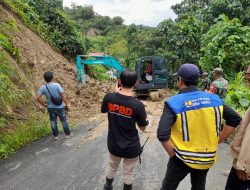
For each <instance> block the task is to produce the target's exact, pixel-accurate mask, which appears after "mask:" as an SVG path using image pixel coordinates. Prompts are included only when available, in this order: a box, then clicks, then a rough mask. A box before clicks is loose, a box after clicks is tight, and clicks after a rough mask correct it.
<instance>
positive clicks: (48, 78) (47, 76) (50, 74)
mask: <svg viewBox="0 0 250 190" xmlns="http://www.w3.org/2000/svg"><path fill="white" fill-rule="evenodd" d="M43 78H44V80H45V81H46V82H51V81H52V79H53V72H52V71H46V72H45V73H44V74H43Z"/></svg>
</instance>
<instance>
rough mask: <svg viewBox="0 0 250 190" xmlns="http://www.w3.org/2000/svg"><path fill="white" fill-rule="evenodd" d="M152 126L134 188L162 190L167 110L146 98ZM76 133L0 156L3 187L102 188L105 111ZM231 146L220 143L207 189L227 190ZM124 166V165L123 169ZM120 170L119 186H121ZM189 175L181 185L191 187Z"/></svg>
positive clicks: (30, 189) (6, 189)
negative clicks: (162, 123) (162, 130)
mask: <svg viewBox="0 0 250 190" xmlns="http://www.w3.org/2000/svg"><path fill="white" fill-rule="evenodd" d="M144 103H145V105H146V110H147V111H148V118H149V120H150V125H149V127H148V133H147V134H141V133H140V137H141V142H142V143H144V141H145V140H146V138H147V137H148V136H149V137H150V138H149V141H148V142H147V144H146V145H145V148H144V152H143V155H142V164H139V163H138V164H137V165H136V167H135V171H134V174H135V176H134V177H135V181H134V186H133V187H134V188H133V189H134V190H159V189H160V186H161V182H162V179H163V177H164V175H165V172H166V168H167V162H168V159H169V157H168V156H167V154H166V153H165V151H164V149H163V148H162V146H161V144H160V143H159V141H158V140H157V138H156V129H157V125H158V122H159V119H160V115H161V113H162V109H163V103H162V102H144ZM73 133H74V135H73V137H72V138H71V139H67V140H66V139H65V138H64V134H61V135H60V136H59V140H58V141H54V140H53V139H52V137H51V136H48V137H46V138H44V139H41V140H39V141H37V142H35V143H33V144H31V145H28V146H26V147H25V148H23V149H21V150H20V151H19V152H17V153H16V154H15V155H14V156H12V157H10V158H9V159H7V160H0V190H102V188H103V184H104V182H105V171H106V167H107V160H108V151H107V146H106V138H107V119H106V115H105V114H103V115H98V116H96V117H95V118H92V119H91V120H90V121H88V122H87V123H84V124H82V125H81V126H79V127H76V128H74V129H73ZM228 148H229V146H228V145H227V144H221V145H220V147H219V161H218V163H217V164H216V166H214V167H213V168H212V169H211V170H210V171H209V173H208V177H207V189H208V190H223V189H224V186H225V183H226V177H225V176H223V175H222V174H220V170H223V169H230V167H231V158H230V156H229V155H228ZM120 168H121V167H120ZM122 184H123V182H122V175H121V169H119V171H118V173H117V176H116V178H115V180H114V188H113V189H114V190H117V189H122ZM190 188H191V185H190V177H189V176H187V177H186V178H185V179H184V180H183V181H182V182H181V183H180V185H179V187H178V189H180V190H187V189H190Z"/></svg>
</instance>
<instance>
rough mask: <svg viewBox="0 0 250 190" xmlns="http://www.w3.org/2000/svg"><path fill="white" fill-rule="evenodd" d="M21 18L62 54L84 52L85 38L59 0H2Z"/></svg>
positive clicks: (70, 54) (69, 55) (72, 55)
mask: <svg viewBox="0 0 250 190" xmlns="http://www.w3.org/2000/svg"><path fill="white" fill-rule="evenodd" d="M4 2H5V3H6V4H7V5H8V6H9V7H10V8H11V9H12V10H13V11H15V12H16V14H18V15H19V16H20V17H21V18H22V20H23V21H24V22H25V23H26V24H27V25H28V26H29V27H30V28H31V29H33V30H34V31H36V32H37V33H38V34H39V35H40V36H41V37H42V38H43V39H44V40H45V41H47V42H49V43H50V44H51V45H52V46H54V47H55V48H56V49H58V51H60V52H61V53H62V54H63V55H65V56H68V57H71V58H74V57H75V56H76V55H77V54H83V53H84V52H85V49H86V48H85V40H84V38H83V37H82V35H81V33H80V31H79V30H78V28H77V27H76V24H75V23H74V22H73V21H72V20H70V19H69V18H68V17H67V16H66V14H65V13H64V11H63V7H62V1H61V0H37V1H32V0H4Z"/></svg>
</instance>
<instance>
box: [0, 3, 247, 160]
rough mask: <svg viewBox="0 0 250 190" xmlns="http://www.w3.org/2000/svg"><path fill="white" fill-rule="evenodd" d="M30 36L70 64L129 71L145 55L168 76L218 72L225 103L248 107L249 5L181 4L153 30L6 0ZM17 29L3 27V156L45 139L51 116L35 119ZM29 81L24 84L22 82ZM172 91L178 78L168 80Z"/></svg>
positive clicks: (86, 12) (101, 72)
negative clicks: (111, 62) (87, 58)
mask: <svg viewBox="0 0 250 190" xmlns="http://www.w3.org/2000/svg"><path fill="white" fill-rule="evenodd" d="M3 2H4V4H5V5H6V6H8V7H9V8H10V9H11V10H12V11H13V12H15V13H16V14H17V15H18V16H19V17H20V18H21V19H22V21H23V22H24V23H25V24H26V25H27V26H28V27H29V28H30V29H32V30H33V31H34V32H36V33H37V34H38V35H40V36H41V37H42V39H44V40H45V41H47V42H48V43H50V44H51V45H52V47H54V49H56V50H57V51H58V52H60V53H62V54H63V55H64V56H66V57H68V58H69V59H72V60H75V57H76V55H77V54H88V53H90V52H105V53H107V54H110V55H112V56H114V57H116V58H117V59H118V60H119V61H120V62H121V63H122V64H123V66H124V67H130V68H133V67H134V64H135V60H136V59H137V58H139V57H142V56H152V55H159V56H163V57H165V58H166V59H167V67H168V70H169V73H170V74H171V73H173V72H176V70H177V69H178V67H179V65H180V64H183V63H186V62H191V63H194V64H196V65H198V66H199V67H200V68H201V69H202V70H206V71H207V72H210V71H211V70H212V69H213V68H215V67H222V68H223V69H224V71H225V74H226V78H227V79H228V80H229V83H230V85H229V92H228V96H227V98H226V100H225V101H226V103H227V104H229V105H230V106H232V107H234V108H235V109H237V110H239V111H241V112H243V111H244V110H245V109H246V108H247V107H249V106H250V98H249V90H248V88H247V87H246V84H245V82H244V72H243V71H244V70H245V68H246V66H247V65H249V64H250V61H249V60H250V53H249V52H250V1H249V0H183V1H182V2H181V3H179V4H176V5H174V6H172V9H173V11H174V12H175V13H176V15H177V19H175V20H172V19H168V20H164V21H162V22H160V23H159V25H158V26H157V27H155V28H153V27H147V26H142V25H139V26H138V25H135V24H131V25H129V26H126V25H124V24H123V22H124V19H123V18H121V17H120V16H119V15H117V16H116V17H114V18H110V17H108V16H102V15H99V14H97V13H96V12H94V7H93V6H90V5H86V6H76V5H74V4H72V6H71V7H70V8H67V7H66V8H63V7H62V0H36V1H33V0H4V1H3ZM18 30H19V28H18V27H17V24H16V23H15V21H13V20H6V21H4V23H1V27H0V63H1V64H0V104H1V108H0V132H1V135H0V158H5V157H6V156H7V155H9V154H11V153H13V152H15V151H16V150H17V149H18V148H20V147H22V146H24V145H25V144H27V143H29V142H31V141H33V140H36V139H38V138H40V137H41V136H44V135H45V134H47V133H48V132H49V131H50V130H49V128H48V125H49V123H48V119H46V118H45V115H43V114H42V115H40V116H37V115H36V114H35V113H36V112H37V111H36V110H35V108H33V107H32V106H31V107H27V106H25V109H27V113H28V117H25V116H24V115H22V114H21V112H20V110H22V109H23V106H24V105H34V102H32V101H33V100H32V95H31V92H30V91H31V90H30V89H29V87H28V85H27V84H26V83H27V79H26V76H25V75H24V74H22V72H20V70H18V68H17V67H21V68H22V67H23V68H22V69H24V68H26V66H24V65H21V61H20V59H21V55H20V51H19V49H18V48H16V47H15V45H14V43H13V32H15V31H18ZM106 71H107V69H106V68H105V67H103V66H101V65H91V66H90V67H89V73H90V75H91V76H92V77H94V78H96V79H99V80H101V81H105V80H107V79H108V76H107V74H106ZM25 81H26V82H25ZM169 81H170V84H169V86H170V87H173V86H174V85H175V80H172V79H170V80H169Z"/></svg>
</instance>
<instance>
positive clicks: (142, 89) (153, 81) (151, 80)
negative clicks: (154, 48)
mask: <svg viewBox="0 0 250 190" xmlns="http://www.w3.org/2000/svg"><path fill="white" fill-rule="evenodd" d="M135 71H136V73H137V78H138V81H139V83H138V85H137V87H136V88H135V91H136V94H137V96H147V97H150V98H151V99H154V98H156V99H158V97H159V93H158V90H159V89H164V88H167V87H168V72H167V68H166V60H165V58H163V57H160V56H147V57H141V58H139V59H137V60H136V64H135Z"/></svg>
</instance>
